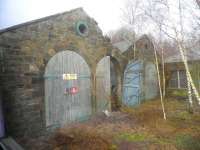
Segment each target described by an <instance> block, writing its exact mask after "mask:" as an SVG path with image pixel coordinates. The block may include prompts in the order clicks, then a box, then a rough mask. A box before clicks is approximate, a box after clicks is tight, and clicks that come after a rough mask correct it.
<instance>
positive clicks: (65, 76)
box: [63, 73, 77, 80]
mask: <svg viewBox="0 0 200 150" xmlns="http://www.w3.org/2000/svg"><path fill="white" fill-rule="evenodd" d="M63 80H77V74H69V73H68V74H63Z"/></svg>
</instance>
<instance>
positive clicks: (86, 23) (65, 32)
mask: <svg viewBox="0 0 200 150" xmlns="http://www.w3.org/2000/svg"><path fill="white" fill-rule="evenodd" d="M136 49H137V51H136V52H134V53H133V49H131V48H129V49H127V51H125V52H123V53H122V52H121V51H120V49H117V48H114V47H113V46H112V45H111V43H110V42H109V40H108V39H106V38H105V37H104V36H103V35H102V32H101V30H100V29H99V27H98V25H97V23H96V21H95V20H94V19H92V18H90V17H89V16H88V15H87V14H86V13H85V12H84V10H83V9H82V8H78V9H74V10H71V11H69V12H65V13H60V14H56V15H53V16H49V17H45V18H42V19H38V20H35V21H31V22H27V23H24V24H20V25H17V26H13V27H10V28H7V29H4V30H1V31H0V54H1V55H0V56H1V57H0V58H1V61H0V63H1V64H0V65H1V76H0V77H1V78H0V79H1V87H2V98H3V108H4V116H5V122H6V131H7V133H8V134H10V135H13V136H36V135H41V134H43V133H45V132H48V131H51V130H52V129H54V128H57V127H60V126H62V125H64V124H66V123H71V122H74V121H77V120H78V121H82V120H86V119H88V118H89V117H90V116H91V115H93V114H95V113H98V112H101V111H103V110H106V109H108V110H117V108H119V106H121V105H129V102H128V101H130V100H131V101H132V99H131V98H130V97H137V98H136V99H135V98H134V99H133V101H134V102H133V104H134V103H135V100H139V101H140V100H141V99H142V100H146V99H152V98H155V97H156V96H157V84H156V83H157V81H156V74H155V65H154V61H153V60H154V59H153V58H154V56H153V46H152V43H151V42H150V40H149V39H148V37H147V36H144V37H142V38H141V39H140V40H138V41H137V42H136ZM138 62H139V63H138ZM132 65H133V66H132ZM134 65H135V66H136V68H135V67H134ZM130 66H131V67H130ZM137 67H139V69H137ZM129 69H131V70H129ZM129 71H132V73H133V75H131V74H129V73H130V72H129ZM129 75H131V78H132V77H136V80H135V79H134V80H133V82H132V81H131V82H130V83H129V81H128V80H127V79H128V78H129ZM126 84H128V87H126ZM132 85H133V86H134V85H137V88H136V90H133V92H135V95H134V94H131V93H130V92H132V89H131V88H132ZM152 86H154V87H155V88H150V87H152ZM138 87H139V88H138ZM152 90H153V91H152ZM138 97H140V98H138ZM141 97H142V98H141ZM140 102H141V101H140ZM131 106H132V104H131Z"/></svg>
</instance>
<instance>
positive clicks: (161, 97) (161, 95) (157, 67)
mask: <svg viewBox="0 0 200 150" xmlns="http://www.w3.org/2000/svg"><path fill="white" fill-rule="evenodd" d="M154 55H155V60H156V70H157V76H158V85H159V91H160V101H161V105H162V111H163V118H164V119H165V120H166V113H165V107H164V102H163V94H162V88H161V81H160V71H159V66H158V56H157V52H156V50H155V49H154Z"/></svg>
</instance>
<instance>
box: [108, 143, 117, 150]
mask: <svg viewBox="0 0 200 150" xmlns="http://www.w3.org/2000/svg"><path fill="white" fill-rule="evenodd" d="M117 149H118V148H117V145H115V144H112V145H111V146H110V148H109V150H117Z"/></svg>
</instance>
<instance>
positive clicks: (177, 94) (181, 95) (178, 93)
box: [168, 89, 187, 97]
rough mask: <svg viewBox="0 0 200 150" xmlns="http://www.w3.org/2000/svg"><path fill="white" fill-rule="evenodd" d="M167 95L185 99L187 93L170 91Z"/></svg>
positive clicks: (182, 90)
mask: <svg viewBox="0 0 200 150" xmlns="http://www.w3.org/2000/svg"><path fill="white" fill-rule="evenodd" d="M168 94H169V95H170V96H176V97H187V91H186V90H185V89H170V90H169V91H168Z"/></svg>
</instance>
